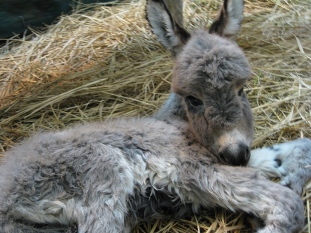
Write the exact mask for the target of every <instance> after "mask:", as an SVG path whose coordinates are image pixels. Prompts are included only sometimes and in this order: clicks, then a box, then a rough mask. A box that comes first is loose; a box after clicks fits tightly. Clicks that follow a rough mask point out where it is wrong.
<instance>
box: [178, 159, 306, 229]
mask: <svg viewBox="0 0 311 233" xmlns="http://www.w3.org/2000/svg"><path fill="white" fill-rule="evenodd" d="M193 165H194V164H193ZM198 171H199V173H198ZM179 177H181V179H182V180H181V182H182V184H183V187H184V189H183V190H182V191H183V192H184V193H183V194H184V196H185V197H186V198H189V199H190V200H188V201H189V202H192V203H194V204H195V203H198V204H199V205H203V206H206V207H209V206H213V205H214V206H221V207H224V208H227V209H230V210H233V211H235V210H242V211H244V212H247V213H251V214H254V215H255V216H257V217H259V218H260V219H262V220H263V221H264V223H265V227H264V228H263V229H261V230H259V231H258V232H260V233H293V232H297V231H299V230H300V229H301V228H302V226H303V222H304V211H303V203H302V200H301V199H300V197H299V196H298V195H297V194H296V193H294V192H293V191H292V190H290V189H288V188H286V187H284V186H281V185H279V184H277V183H273V182H271V181H269V180H267V179H265V178H263V177H261V176H260V175H258V174H256V172H255V171H254V170H253V169H248V168H243V167H229V166H221V165H219V166H204V165H202V166H201V165H199V164H195V166H189V165H187V167H185V168H183V169H182V174H180V176H179ZM185 201H187V200H185Z"/></svg>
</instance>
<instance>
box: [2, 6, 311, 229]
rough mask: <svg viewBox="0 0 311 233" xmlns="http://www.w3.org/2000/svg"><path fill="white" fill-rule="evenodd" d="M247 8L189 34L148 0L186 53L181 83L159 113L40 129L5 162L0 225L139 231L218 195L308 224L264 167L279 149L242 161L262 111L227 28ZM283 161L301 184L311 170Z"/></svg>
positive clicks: (164, 31)
mask: <svg viewBox="0 0 311 233" xmlns="http://www.w3.org/2000/svg"><path fill="white" fill-rule="evenodd" d="M242 11H243V2H242V1H237V0H236V1H225V3H224V6H223V9H222V11H221V12H222V13H221V14H220V17H219V19H218V20H216V21H215V23H214V24H213V25H212V27H211V28H212V30H211V31H210V33H208V32H206V31H204V30H198V31H196V32H194V33H192V34H189V33H188V32H187V31H186V30H185V29H183V28H182V27H181V26H180V25H178V24H177V23H175V22H174V20H173V18H172V16H171V15H170V13H169V11H168V10H167V8H166V6H165V4H164V3H163V2H162V1H156V0H149V1H148V2H147V18H148V21H149V23H150V25H151V27H152V28H153V31H154V33H155V34H156V35H157V37H158V39H159V41H160V42H161V43H162V44H163V45H164V46H165V47H166V48H167V49H169V50H170V51H171V52H172V54H173V56H174V57H175V60H176V64H175V68H174V75H173V82H172V90H173V92H174V94H172V96H171V98H170V99H169V100H168V102H167V103H166V104H165V105H164V107H163V108H162V109H161V110H160V112H159V113H158V114H157V115H156V116H155V117H152V118H142V119H127V120H125V119H119V120H114V121H107V122H105V123H92V124H85V125H80V126H76V127H75V128H71V129H67V130H64V131H60V132H50V133H43V134H37V135H35V136H33V137H31V138H30V139H28V140H26V141H24V142H22V143H21V144H20V145H18V146H16V147H15V148H13V149H12V150H10V151H8V152H7V154H6V158H5V161H4V163H3V164H2V165H1V167H0V189H1V193H0V232H5V233H7V232H8V233H10V232H14V233H17V232H23V233H25V232H65V231H66V229H67V228H68V226H71V225H77V227H78V231H79V232H81V233H82V232H88V233H90V232H94V233H98V232H105V233H117V232H130V230H131V228H132V227H133V225H134V224H135V223H136V222H137V221H139V220H141V219H148V218H158V217H163V216H170V217H182V216H185V213H188V212H189V211H193V212H195V213H197V212H198V211H199V210H200V209H201V208H213V207H216V206H220V207H224V208H227V209H230V210H232V211H235V210H242V211H245V212H247V213H251V214H253V215H255V216H257V217H259V218H260V219H262V220H263V222H264V224H265V226H264V227H263V228H262V229H260V230H258V232H261V233H272V232H273V233H278V232H279V233H291V232H298V231H299V230H300V229H301V227H302V224H303V219H304V213H303V205H302V201H301V199H300V198H299V195H297V194H296V193H295V192H294V191H292V190H290V189H289V188H287V187H284V186H282V185H280V184H276V183H273V182H270V181H269V180H267V179H265V178H264V177H262V176H261V175H260V173H262V172H261V171H257V170H256V169H258V166H262V165H263V169H262V171H263V172H267V174H277V175H279V174H280V172H281V170H282V169H281V168H280V167H281V166H275V163H276V161H277V159H278V156H279V155H277V154H276V153H275V154H273V155H271V156H270V157H264V158H263V159H261V160H258V159H256V158H255V157H254V158H253V157H252V158H251V161H253V162H252V163H251V164H252V165H253V167H255V168H256V169H253V168H246V167H240V166H235V167H233V166H232V165H246V164H247V163H248V161H249V157H250V150H249V147H250V144H251V142H252V133H253V132H252V122H253V119H252V114H251V109H250V106H249V103H248V100H247V98H246V95H245V94H244V92H243V85H244V84H245V82H246V81H247V80H248V78H249V76H250V69H249V65H248V62H247V60H246V58H245V56H244V54H243V52H242V51H241V50H240V49H239V48H238V46H237V45H236V43H234V42H233V41H230V40H229V39H226V38H221V37H220V36H224V37H233V36H234V34H235V32H236V30H237V29H238V28H239V25H240V22H241V20H242ZM310 145H311V143H310V142H309V141H306V143H303V144H302V145H300V146H298V147H299V148H306V149H305V150H303V151H304V152H306V153H304V152H299V153H296V154H297V156H294V158H293V159H292V160H294V161H295V160H297V161H299V162H300V163H301V165H304V164H305V163H304V161H305V160H304V159H303V158H304V157H306V158H307V159H309V160H307V161H310V157H311V153H310V147H311V146H310ZM267 150H269V149H267ZM257 152H258V151H257ZM279 157H280V156H279ZM302 157H303V158H302ZM282 159H284V160H285V161H286V160H287V159H288V156H287V157H286V156H285V157H284V158H282ZM270 160H272V162H271V161H270ZM267 161H270V162H267ZM251 164H250V165H251ZM284 164H285V165H286V163H284ZM257 165H258V166H257ZM259 169H260V168H259ZM301 169H302V170H303V168H301ZM283 170H284V171H288V172H289V173H288V174H287V175H284V174H285V173H284V174H283V173H282V174H281V176H283V178H284V180H286V179H287V180H289V181H294V180H299V181H300V183H301V185H303V183H304V182H305V181H306V180H307V179H309V178H310V177H311V174H310V173H307V172H305V170H303V171H302V173H300V174H303V177H301V176H296V175H295V172H296V171H295V170H293V169H291V168H290V166H287V165H286V166H283ZM291 175H292V176H291ZM289 183H290V182H289ZM294 189H295V191H296V192H300V191H301V189H300V187H298V188H297V189H296V188H294Z"/></svg>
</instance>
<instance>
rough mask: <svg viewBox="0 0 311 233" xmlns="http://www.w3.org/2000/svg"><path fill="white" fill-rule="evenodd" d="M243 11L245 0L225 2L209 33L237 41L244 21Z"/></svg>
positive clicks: (226, 0) (227, 0) (225, 0)
mask: <svg viewBox="0 0 311 233" xmlns="http://www.w3.org/2000/svg"><path fill="white" fill-rule="evenodd" d="M243 9H244V1H243V0H224V4H223V6H222V8H221V10H220V12H219V15H218V18H217V19H216V20H215V21H214V23H213V24H212V26H211V27H210V29H209V32H210V33H215V34H218V35H220V36H223V37H228V38H231V39H235V38H236V36H237V33H238V30H239V29H240V26H241V22H242V20H243Z"/></svg>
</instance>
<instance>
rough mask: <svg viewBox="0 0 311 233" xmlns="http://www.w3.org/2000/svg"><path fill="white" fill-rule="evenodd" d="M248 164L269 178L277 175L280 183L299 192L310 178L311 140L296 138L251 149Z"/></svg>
mask: <svg viewBox="0 0 311 233" xmlns="http://www.w3.org/2000/svg"><path fill="white" fill-rule="evenodd" d="M248 166H249V167H252V168H256V169H258V170H260V171H262V172H263V174H264V175H265V176H267V177H269V178H273V177H279V178H280V184H282V185H285V186H288V187H289V188H291V189H292V190H294V191H295V192H296V193H298V194H301V192H302V189H303V187H304V185H305V184H306V183H307V182H308V181H309V180H310V179H311V140H309V139H297V140H294V141H291V142H285V143H282V144H278V145H274V146H271V147H264V148H259V149H255V150H252V152H251V158H250V160H249V163H248Z"/></svg>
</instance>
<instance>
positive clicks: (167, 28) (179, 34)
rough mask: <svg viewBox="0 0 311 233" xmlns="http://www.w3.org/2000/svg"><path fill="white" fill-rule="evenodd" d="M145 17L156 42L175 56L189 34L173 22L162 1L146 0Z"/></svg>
mask: <svg viewBox="0 0 311 233" xmlns="http://www.w3.org/2000/svg"><path fill="white" fill-rule="evenodd" d="M146 17H147V20H148V22H149V24H150V26H151V28H152V31H153V33H154V34H155V35H156V36H157V38H158V41H159V42H160V43H161V44H162V45H163V46H164V47H165V48H166V49H168V50H169V51H171V53H172V55H173V56H176V55H177V54H178V53H179V52H180V51H181V49H182V47H183V46H184V44H185V43H186V42H187V41H188V39H189V38H190V34H189V33H188V32H187V31H186V30H185V29H184V28H182V26H180V25H179V24H178V23H176V22H175V21H174V20H173V17H172V15H171V13H170V12H169V10H168V9H167V7H166V5H165V3H164V2H163V0H148V1H147V6H146Z"/></svg>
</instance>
